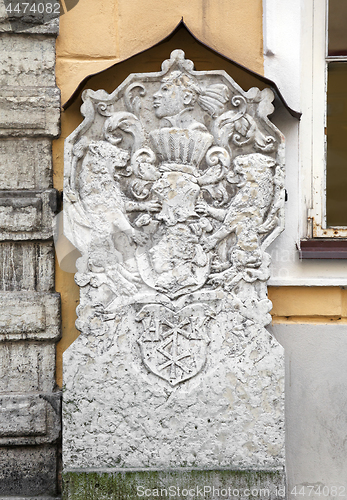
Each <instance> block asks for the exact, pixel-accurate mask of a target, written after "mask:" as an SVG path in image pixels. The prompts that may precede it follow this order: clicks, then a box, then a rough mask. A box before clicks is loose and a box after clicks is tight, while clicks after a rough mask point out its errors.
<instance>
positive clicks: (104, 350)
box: [63, 50, 284, 469]
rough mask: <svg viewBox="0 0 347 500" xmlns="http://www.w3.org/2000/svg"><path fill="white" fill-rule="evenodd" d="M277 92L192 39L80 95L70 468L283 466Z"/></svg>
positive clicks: (73, 142)
mask: <svg viewBox="0 0 347 500" xmlns="http://www.w3.org/2000/svg"><path fill="white" fill-rule="evenodd" d="M273 98H274V96H273V93H272V92H271V91H270V90H269V89H265V90H263V91H260V90H259V89H256V88H253V89H250V90H249V91H248V92H245V91H243V90H242V89H241V88H240V87H239V86H238V85H237V84H236V83H235V82H234V81H233V80H232V79H231V78H230V76H228V75H227V74H226V73H224V72H223V71H210V72H206V71H205V72H204V71H201V72H197V71H194V66H193V63H192V62H191V61H189V60H186V59H185V58H184V53H183V52H182V51H180V50H176V51H174V52H173V53H172V54H171V58H170V60H167V61H164V62H163V64H162V71H161V72H158V73H148V74H145V75H144V74H135V75H130V76H129V77H128V78H127V79H126V80H125V81H124V82H123V83H122V84H121V85H120V86H119V87H118V88H117V89H116V90H115V91H114V92H113V93H112V94H107V93H106V92H105V91H103V90H98V91H92V90H86V91H85V92H84V93H83V100H84V103H83V106H82V108H81V111H82V114H83V116H84V117H85V120H84V122H83V123H82V124H81V125H80V126H79V127H78V129H76V130H75V131H74V132H73V133H72V134H71V135H70V136H69V137H68V138H67V139H66V143H65V183H64V233H65V235H66V237H67V238H68V239H69V240H70V241H71V242H72V243H73V244H74V245H75V246H76V248H77V249H78V250H79V251H80V252H81V254H82V257H81V258H80V259H78V260H77V263H76V266H77V270H78V272H77V274H76V276H75V280H76V283H77V284H78V285H79V286H80V305H79V306H78V309H77V313H78V320H77V322H76V326H77V328H78V329H79V330H80V331H81V335H80V337H79V338H78V339H77V340H76V341H75V342H74V343H73V344H72V345H71V346H70V347H69V349H68V350H67V351H65V354H64V383H65V385H66V390H65V392H64V434H63V435H64V445H63V454H64V464H65V466H66V467H113V466H119V467H124V468H125V469H126V468H129V467H148V468H150V467H152V468H165V467H184V466H189V467H202V468H205V469H208V468H209V467H229V468H239V469H244V468H252V467H255V468H277V467H279V466H282V465H284V428H283V427H284V415H283V414H284V404H283V378H284V360H283V349H282V347H281V346H280V345H279V344H278V343H277V342H276V340H275V339H274V338H273V337H272V336H271V335H270V334H269V333H268V332H267V330H266V329H265V327H266V325H268V324H269V323H270V321H271V316H270V314H269V311H270V310H271V303H270V301H269V300H268V298H267V287H266V281H267V279H268V278H269V263H270V257H269V255H268V254H267V253H266V252H265V250H266V248H267V246H268V245H269V244H270V243H271V242H272V241H273V240H274V239H275V238H276V236H277V235H278V234H280V232H281V231H282V229H283V224H284V223H283V207H284V165H283V160H284V154H283V153H284V138H283V136H282V134H281V133H280V131H279V130H278V129H277V128H276V127H275V126H274V125H273V124H272V123H271V122H270V121H269V119H268V115H269V114H270V113H271V112H272V111H273V106H272V104H271V102H272V100H273Z"/></svg>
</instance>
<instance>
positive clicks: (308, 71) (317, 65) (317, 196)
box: [301, 0, 347, 238]
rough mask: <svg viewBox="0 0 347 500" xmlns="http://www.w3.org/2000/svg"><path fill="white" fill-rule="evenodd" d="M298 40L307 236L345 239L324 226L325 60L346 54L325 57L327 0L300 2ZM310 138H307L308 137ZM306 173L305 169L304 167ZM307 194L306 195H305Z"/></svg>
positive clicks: (345, 230)
mask: <svg viewBox="0 0 347 500" xmlns="http://www.w3.org/2000/svg"><path fill="white" fill-rule="evenodd" d="M303 9H304V13H303V19H304V20H305V19H307V20H308V19H311V21H312V22H311V23H307V24H306V23H304V25H303V33H302V37H303V39H302V42H303V47H304V50H303V57H302V74H303V104H302V107H303V111H304V113H303V120H302V121H303V123H302V127H301V130H303V131H305V132H304V133H302V134H301V149H302V166H303V169H302V172H303V173H304V172H305V169H307V166H308V165H310V166H311V169H310V170H311V178H312V180H311V182H309V179H307V178H305V177H306V175H305V173H304V175H303V184H304V192H305V188H306V189H307V188H309V184H311V186H310V188H309V189H308V190H307V191H306V193H307V194H306V196H305V202H306V204H307V207H308V210H307V215H308V237H309V238H347V227H340V226H339V227H327V223H326V135H325V130H326V99H327V97H326V96H327V66H328V61H336V60H339V61H341V60H346V57H344V56H343V57H327V38H328V37H327V26H328V0H312V1H311V2H310V1H306V0H304V3H303ZM310 137H311V141H310V140H309V138H310ZM306 172H307V170H306ZM309 193H310V195H309Z"/></svg>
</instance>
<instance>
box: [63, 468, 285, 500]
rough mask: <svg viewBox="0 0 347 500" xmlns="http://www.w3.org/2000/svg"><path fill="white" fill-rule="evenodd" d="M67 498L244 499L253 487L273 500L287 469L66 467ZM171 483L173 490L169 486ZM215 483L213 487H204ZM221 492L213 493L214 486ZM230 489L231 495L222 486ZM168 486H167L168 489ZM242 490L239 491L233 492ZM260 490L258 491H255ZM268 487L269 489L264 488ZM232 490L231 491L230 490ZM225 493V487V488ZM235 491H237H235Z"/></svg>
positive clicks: (280, 490)
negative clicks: (98, 468) (205, 488)
mask: <svg viewBox="0 0 347 500" xmlns="http://www.w3.org/2000/svg"><path fill="white" fill-rule="evenodd" d="M63 484H64V491H63V499H64V500H135V499H141V498H148V499H152V498H162V499H165V498H170V499H174V498H176V499H183V498H187V499H192V498H198V497H200V498H204V499H206V500H208V499H212V498H218V497H219V498H227V499H228V500H231V499H233V498H235V500H236V499H237V500H241V498H246V497H247V496H244V495H242V494H241V490H242V491H244V490H246V489H248V490H250V494H249V495H248V498H250V499H255V498H262V499H263V498H266V499H270V500H275V499H281V498H284V495H283V492H284V488H285V486H284V485H285V473H284V471H282V470H274V471H268V470H257V471H256V470H226V469H219V470H192V469H180V470H166V471H158V470H150V469H148V470H140V471H132V470H131V471H127V470H126V469H125V470H119V469H117V470H115V469H110V470H109V471H107V470H105V469H103V470H102V471H95V470H94V471H88V470H83V471H66V472H64V473H63ZM170 486H171V488H172V489H171V490H169V488H170ZM205 486H207V487H211V491H210V492H209V491H208V490H206V491H205V490H204V487H205ZM213 487H214V488H215V489H219V490H220V492H219V493H220V494H219V495H218V494H215V495H214V496H213V495H212V488H213ZM197 488H200V491H201V490H202V491H203V493H204V494H203V495H195V496H193V495H189V494H183V495H182V490H191V489H193V490H195V492H196V491H197ZM223 489H224V490H228V495H227V496H226V495H225V494H224V495H222V494H221V490H223ZM145 490H147V492H146V493H149V492H150V494H145ZM165 490H167V491H166V492H165ZM234 490H239V494H238V495H236V494H235V495H233V494H232V492H233V491H234ZM252 490H253V493H256V490H257V492H258V494H254V495H253V494H251V492H252ZM260 490H268V492H267V491H266V492H264V491H262V492H260ZM230 492H231V493H230ZM224 493H225V491H224ZM235 493H237V492H236V491H235Z"/></svg>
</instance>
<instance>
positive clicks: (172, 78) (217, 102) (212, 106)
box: [162, 71, 230, 118]
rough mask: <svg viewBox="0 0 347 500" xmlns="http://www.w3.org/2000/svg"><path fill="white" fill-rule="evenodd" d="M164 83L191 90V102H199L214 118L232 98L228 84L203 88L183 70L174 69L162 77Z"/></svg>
mask: <svg viewBox="0 0 347 500" xmlns="http://www.w3.org/2000/svg"><path fill="white" fill-rule="evenodd" d="M162 83H167V84H169V85H176V86H177V87H183V88H184V89H186V90H188V91H189V92H191V93H192V95H193V98H192V101H191V104H192V105H193V104H194V103H195V102H198V104H199V105H200V107H201V108H202V109H203V110H204V111H207V113H208V114H209V115H211V116H212V118H215V117H216V116H218V115H220V114H221V113H223V111H225V105H226V103H227V102H228V101H229V100H230V92H229V89H228V87H227V86H226V85H224V84H222V83H218V84H215V85H210V86H209V87H207V88H206V89H202V88H201V87H200V86H199V84H198V83H197V81H196V80H195V79H193V78H192V77H191V76H188V75H186V74H185V73H182V71H172V73H170V74H169V75H168V76H166V77H165V78H163V79H162Z"/></svg>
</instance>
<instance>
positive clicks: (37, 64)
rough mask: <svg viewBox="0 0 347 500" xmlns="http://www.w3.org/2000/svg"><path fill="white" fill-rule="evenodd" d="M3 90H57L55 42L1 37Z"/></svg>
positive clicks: (0, 71) (19, 36)
mask: <svg viewBox="0 0 347 500" xmlns="http://www.w3.org/2000/svg"><path fill="white" fill-rule="evenodd" d="M0 53H1V54H2V57H1V60H0V86H4V85H9V86H17V85H18V86H31V87H33V86H42V87H43V86H48V87H49V86H51V87H54V86H55V72H54V68H55V38H53V37H50V38H48V37H40V36H37V37H35V38H32V37H30V36H27V35H13V34H0Z"/></svg>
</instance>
